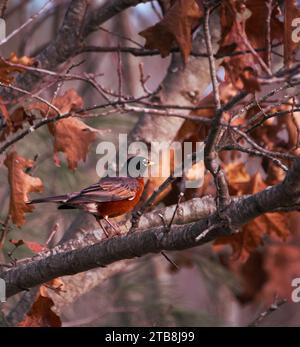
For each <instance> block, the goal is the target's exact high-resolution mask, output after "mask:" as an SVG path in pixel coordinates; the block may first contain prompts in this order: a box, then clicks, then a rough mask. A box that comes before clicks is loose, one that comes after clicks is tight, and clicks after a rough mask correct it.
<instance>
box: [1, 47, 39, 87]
mask: <svg viewBox="0 0 300 347" xmlns="http://www.w3.org/2000/svg"><path fill="white" fill-rule="evenodd" d="M9 63H13V64H19V65H26V66H31V65H33V64H34V59H32V58H29V57H26V56H23V57H20V58H18V57H17V56H16V54H15V53H11V55H10V57H9V58H8V59H4V58H2V57H0V82H2V83H5V84H9V83H11V82H12V81H13V80H14V77H13V76H11V75H12V74H13V73H14V72H23V71H24V69H22V67H20V66H12V65H10V64H9Z"/></svg>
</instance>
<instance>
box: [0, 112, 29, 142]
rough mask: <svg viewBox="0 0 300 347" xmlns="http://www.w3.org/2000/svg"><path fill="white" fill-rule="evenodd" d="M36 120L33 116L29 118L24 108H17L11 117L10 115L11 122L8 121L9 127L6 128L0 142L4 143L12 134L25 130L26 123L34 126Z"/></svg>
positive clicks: (0, 136)
mask: <svg viewBox="0 0 300 347" xmlns="http://www.w3.org/2000/svg"><path fill="white" fill-rule="evenodd" d="M34 118H35V117H34V116H33V115H31V116H29V115H28V114H27V113H26V111H25V110H24V108H23V107H19V108H17V109H16V110H15V111H14V112H13V113H12V114H11V115H9V120H8V121H7V125H8V126H6V127H5V128H4V130H3V131H2V132H1V135H0V141H4V140H5V139H6V138H7V136H9V135H10V134H13V133H15V132H17V131H18V130H20V129H23V125H24V123H25V122H28V123H29V124H30V125H32V124H33V120H34Z"/></svg>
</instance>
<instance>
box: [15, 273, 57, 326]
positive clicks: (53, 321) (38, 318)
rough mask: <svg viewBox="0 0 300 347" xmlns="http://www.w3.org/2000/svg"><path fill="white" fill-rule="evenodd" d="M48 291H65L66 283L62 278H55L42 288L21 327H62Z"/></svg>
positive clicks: (20, 324)
mask: <svg viewBox="0 0 300 347" xmlns="http://www.w3.org/2000/svg"><path fill="white" fill-rule="evenodd" d="M48 290H54V291H55V292H61V291H64V283H63V282H62V280H61V279H60V278H54V279H53V280H51V281H49V282H47V283H44V284H43V285H42V286H40V288H39V292H38V294H37V296H36V299H35V301H34V303H33V305H32V306H31V309H30V310H29V312H27V314H26V316H25V318H24V319H23V321H22V322H20V323H19V324H18V326H19V327H61V319H60V317H59V316H58V315H57V314H56V313H55V312H53V311H52V307H53V306H54V302H53V300H52V299H51V298H50V297H49V294H48Z"/></svg>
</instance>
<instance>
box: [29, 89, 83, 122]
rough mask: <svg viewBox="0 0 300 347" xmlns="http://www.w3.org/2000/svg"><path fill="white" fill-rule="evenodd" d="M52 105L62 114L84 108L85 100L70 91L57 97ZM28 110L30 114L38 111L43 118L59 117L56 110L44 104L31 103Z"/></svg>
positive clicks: (73, 91) (74, 91)
mask: <svg viewBox="0 0 300 347" xmlns="http://www.w3.org/2000/svg"><path fill="white" fill-rule="evenodd" d="M52 104H53V105H54V106H55V107H56V108H58V109H59V110H60V112H61V113H62V114H63V113H69V112H71V111H76V110H78V109H81V108H83V100H82V98H81V96H79V95H78V94H77V92H76V90H74V89H69V90H68V91H66V92H65V94H64V95H62V96H58V97H56V98H55V99H54V100H53V102H52ZM26 109H27V110H28V111H30V112H32V111H34V110H38V111H40V112H41V114H42V116H43V117H46V116H47V117H54V116H57V113H56V112H55V110H53V109H52V108H51V107H49V106H48V105H47V104H45V103H43V102H34V103H31V104H29V105H27V106H26Z"/></svg>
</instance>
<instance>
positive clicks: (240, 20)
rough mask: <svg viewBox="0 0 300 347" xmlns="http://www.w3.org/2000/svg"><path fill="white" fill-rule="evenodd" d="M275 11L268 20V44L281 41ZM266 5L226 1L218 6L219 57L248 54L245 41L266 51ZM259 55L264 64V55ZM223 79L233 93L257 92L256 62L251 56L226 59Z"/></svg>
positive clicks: (258, 0)
mask: <svg viewBox="0 0 300 347" xmlns="http://www.w3.org/2000/svg"><path fill="white" fill-rule="evenodd" d="M278 15H279V10H278V7H275V8H274V9H273V12H272V16H271V41H272V42H273V41H274V40H281V39H282V33H283V25H282V23H281V22H280V21H279V19H278ZM267 16H268V8H267V4H266V1H261V0H248V1H245V2H240V1H235V0H226V1H223V2H222V6H221V28H222V37H221V41H220V49H219V52H218V53H219V54H224V53H230V48H231V52H236V51H245V50H249V47H248V46H247V44H246V41H249V43H250V44H251V46H252V47H253V48H254V49H259V48H266V47H267V45H266V44H267V29H268V27H267ZM259 55H260V56H261V57H262V58H263V60H264V61H266V57H267V55H266V52H261V53H259ZM222 65H223V66H224V68H225V70H226V73H227V79H230V80H231V82H232V83H233V84H234V85H235V87H236V88H237V89H241V90H244V89H246V90H247V91H249V92H255V91H259V90H260V86H259V83H258V81H257V75H258V73H259V72H260V68H259V66H258V61H257V59H256V58H255V56H254V55H253V54H252V53H247V54H241V55H236V56H231V57H226V58H225V59H224V60H223V63H222Z"/></svg>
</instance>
